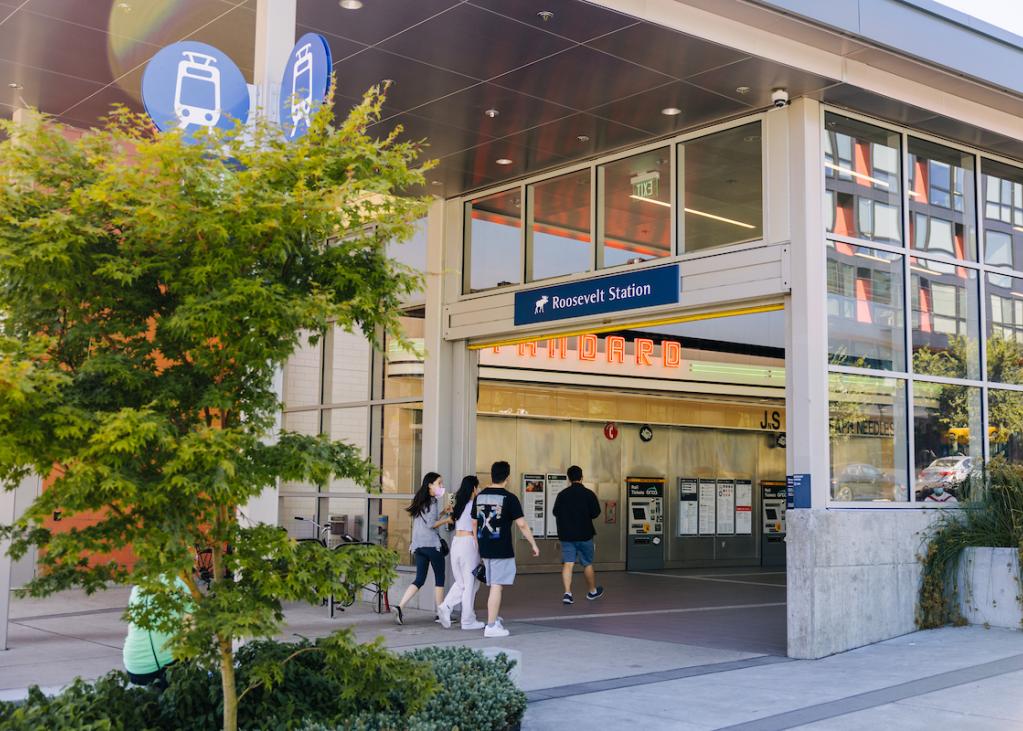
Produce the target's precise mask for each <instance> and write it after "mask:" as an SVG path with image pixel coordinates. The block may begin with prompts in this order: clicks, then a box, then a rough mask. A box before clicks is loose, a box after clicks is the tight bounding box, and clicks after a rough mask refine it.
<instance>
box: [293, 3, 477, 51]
mask: <svg viewBox="0 0 1023 731" xmlns="http://www.w3.org/2000/svg"><path fill="white" fill-rule="evenodd" d="M461 1H462V0H414V1H411V2H410V0H368V1H367V2H366V4H365V6H364V7H363V8H362V9H361V10H345V9H344V8H341V7H339V6H338V4H337V2H334V0H299V2H298V16H297V18H298V22H299V23H300V24H301V25H305V26H308V27H310V28H314V29H316V30H317V31H323V32H324V33H331V34H333V35H337V36H341V37H342V38H350V39H351V40H353V41H358V42H359V43H364V44H366V45H373V44H375V43H379V42H380V41H382V40H384V39H386V38H390V37H391V36H393V35H397V34H398V33H401V32H402V31H403V30H405V29H406V28H411V27H412V26H414V25H416V24H417V23H421V22H423V21H424V20H426V19H427V18H431V17H433V16H434V15H437V14H438V13H443V12H444V11H445V10H448V9H449V8H452V7H454V6H455V5H458V4H459V3H460V2H461Z"/></svg>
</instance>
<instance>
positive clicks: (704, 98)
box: [592, 81, 751, 136]
mask: <svg viewBox="0 0 1023 731" xmlns="http://www.w3.org/2000/svg"><path fill="white" fill-rule="evenodd" d="M669 107H675V108H676V109H681V110H682V113H681V114H678V115H674V116H671V115H665V114H663V113H662V112H661V110H662V109H667V108H669ZM750 109H751V107H750V106H749V105H747V104H743V103H741V102H738V101H733V100H731V99H725V98H724V97H722V96H720V95H719V94H714V93H711V92H709V91H706V90H705V89H701V88H700V87H698V86H694V85H692V84H689V83H687V82H685V81H673V82H671V83H668V84H665V85H663V86H658V87H657V88H654V89H650V90H648V91H644V92H641V93H639V94H635V95H633V96H630V97H626V98H624V99H619V100H617V101H614V102H611V103H610V104H605V105H604V106H601V107H597V108H596V109H594V110H592V111H593V113H594V114H599V115H600V116H601V117H606V118H607V119H613V120H615V121H617V122H621V123H622V124H627V125H629V126H630V127H636V128H638V129H642V130H646V131H647V132H648V133H649V134H650V135H651V136H660V135H667V134H671V133H673V132H679V131H681V130H683V129H686V128H689V127H692V126H694V125H696V124H700V123H702V122H706V121H708V120H712V119H721V118H722V117H729V116H732V115H735V114H738V113H740V112H743V111H749V110H750Z"/></svg>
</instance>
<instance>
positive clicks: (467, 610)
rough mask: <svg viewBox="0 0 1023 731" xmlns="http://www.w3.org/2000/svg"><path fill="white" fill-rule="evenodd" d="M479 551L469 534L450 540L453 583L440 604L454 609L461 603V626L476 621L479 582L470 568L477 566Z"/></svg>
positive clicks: (466, 625)
mask: <svg viewBox="0 0 1023 731" xmlns="http://www.w3.org/2000/svg"><path fill="white" fill-rule="evenodd" d="M479 563H480V553H479V550H477V548H476V541H474V540H473V539H472V537H471V536H455V537H454V538H453V539H452V540H451V573H452V574H454V575H455V583H454V585H453V586H452V587H451V589H449V590H448V595H447V596H446V597H444V602H443V603H442V606H444V607H446V608H447V609H454V608H455V607H457V606H458V605H459V604H461V605H462V626H463V627H468V626H469V625H471V624H473V623H474V622H475V621H476V610H475V609H474V608H473V606H472V605H473V602H474V601H476V589H477V588H478V587H479V582H478V581H476V577H475V576H473V575H472V570H473V569H475V568H476V567H477V566H479Z"/></svg>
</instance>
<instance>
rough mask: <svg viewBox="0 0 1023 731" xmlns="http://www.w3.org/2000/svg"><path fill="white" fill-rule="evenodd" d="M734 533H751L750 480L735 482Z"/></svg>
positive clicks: (751, 497)
mask: <svg viewBox="0 0 1023 731" xmlns="http://www.w3.org/2000/svg"><path fill="white" fill-rule="evenodd" d="M735 532H736V533H738V534H740V535H750V534H751V533H753V482H752V481H750V480H736V481H735Z"/></svg>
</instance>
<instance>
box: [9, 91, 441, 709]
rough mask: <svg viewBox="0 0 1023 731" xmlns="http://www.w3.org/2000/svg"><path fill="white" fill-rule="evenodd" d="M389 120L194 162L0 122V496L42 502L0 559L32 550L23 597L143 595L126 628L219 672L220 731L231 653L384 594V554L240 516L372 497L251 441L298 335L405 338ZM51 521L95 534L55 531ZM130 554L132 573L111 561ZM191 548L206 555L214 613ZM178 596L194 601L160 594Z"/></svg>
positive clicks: (408, 151)
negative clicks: (12, 493)
mask: <svg viewBox="0 0 1023 731" xmlns="http://www.w3.org/2000/svg"><path fill="white" fill-rule="evenodd" d="M383 98H384V97H383V94H382V91H381V90H380V89H376V88H374V89H371V90H370V91H369V92H367V94H366V96H365V98H364V100H363V101H362V103H361V104H359V105H358V106H356V107H354V108H353V109H352V111H351V113H350V114H349V116H348V118H347V119H345V120H344V121H343V122H341V123H337V124H335V122H334V121H333V119H332V116H331V112H330V110H331V108H332V104H331V103H329V102H328V103H326V104H324V105H323V107H322V109H321V111H320V112H319V113H318V114H317V115H316V117H315V119H314V121H313V122H312V124H311V127H310V131H309V133H308V134H307V135H305V136H304V137H302V138H300V139H298V140H297V141H292V142H285V141H284V140H283V138H282V136H281V134H280V132H279V130H275V129H273V127H272V126H270V125H269V124H256V125H255V126H254V127H252V128H249V129H246V130H242V129H241V128H240V127H239V128H238V129H235V130H234V131H231V132H225V133H221V132H216V131H214V132H212V133H211V134H210V135H209V136H208V137H206V138H205V139H204V144H198V145H194V144H189V143H187V142H185V141H184V140H183V138H182V136H181V135H180V134H179V133H177V132H172V133H167V134H160V133H156V132H155V131H154V130H153V129H152V127H151V123H150V122H149V121H148V120H147V119H146V118H144V117H143V116H141V115H137V114H133V113H130V112H128V111H126V110H118V111H116V112H115V113H114V114H113V115H112V117H111V118H110V119H109V120H108V122H107V124H106V125H105V127H104V128H103V129H97V130H92V131H90V132H88V133H86V134H84V135H82V136H80V137H78V138H72V137H70V136H68V135H66V134H65V133H64V131H63V130H61V128H60V127H59V126H58V125H56V124H54V123H52V122H51V121H50V120H47V119H45V118H43V117H38V118H36V119H35V120H34V121H33V122H32V123H30V124H28V125H21V126H15V125H14V124H12V123H10V122H4V121H0V131H2V132H3V133H4V135H5V136H6V140H5V141H4V142H2V143H0V313H2V321H0V482H3V483H5V484H6V485H8V486H9V487H10V486H12V485H13V484H15V483H16V482H17V481H18V480H19V479H20V478H21V477H23V476H24V475H25V474H26V473H27V472H29V471H35V472H37V473H39V474H41V475H44V476H47V475H48V476H50V480H51V482H50V484H49V487H48V489H47V490H45V491H44V492H43V494H42V495H41V496H40V497H39V498H38V499H37V500H36V501H35V503H34V504H33V505H32V506H31V507H30V508H29V509H28V511H27V512H26V513H25V514H24V516H22V517H21V518H20V519H19V520H18V521H17V523H16V524H15V525H13V526H7V527H5V528H4V529H3V535H5V536H7V537H9V538H11V540H12V543H11V549H10V552H11V554H12V555H13V556H15V557H19V556H21V555H24V554H25V552H26V551H27V550H28V549H29V548H30V547H31V546H38V547H39V548H41V549H43V550H42V551H41V552H40V554H39V555H40V559H39V561H40V565H41V572H40V573H39V576H38V577H37V578H36V579H35V580H34V581H32V582H31V583H30V584H29V585H28V587H27V592H28V593H30V594H32V595H45V594H50V593H52V592H55V591H59V590H62V589H65V588H68V587H72V586H80V587H84V588H85V589H86V590H88V591H93V590H96V589H99V588H101V587H103V586H105V585H107V583H108V582H118V583H129V582H130V583H135V584H139V585H141V586H142V587H143V588H144V589H146V590H147V591H148V592H149V593H150V594H151V595H152V596H153V597H154V600H153V601H152V602H151V603H150V605H149V607H150V608H148V609H144V610H140V611H137V612H136V616H135V617H134V619H135V620H136V621H138V622H139V623H140V624H142V625H143V626H149V627H155V628H158V629H161V630H164V631H169V632H171V633H173V635H174V641H175V646H176V651H175V652H176V654H177V655H178V656H179V657H182V658H187V657H193V658H198V659H200V660H201V661H204V662H216V663H219V664H220V666H221V672H222V673H223V675H224V689H225V707H226V708H228V713H225V719H224V721H225V727H230V726H231V724H232V723H233V719H232V718H231V717H230V716H232V712H231V709H232V698H231V697H229V696H231V695H232V694H233V693H234V678H233V662H232V658H233V655H232V651H231V648H232V642H233V641H234V640H236V639H238V638H247V637H270V636H273V635H274V634H275V633H276V631H277V629H278V628H279V626H280V624H281V622H282V619H283V614H282V602H284V601H289V600H299V601H302V600H316V599H317V598H318V597H322V596H324V595H326V594H328V593H330V592H333V593H335V594H344V593H345V592H351V591H353V590H354V588H356V587H358V586H360V585H364V584H368V583H370V582H374V581H382V582H386V581H387V580H388V579H390V577H391V576H392V575H393V567H394V563H395V560H396V559H395V557H394V556H393V554H392V553H390V552H388V551H386V550H385V549H382V548H381V549H377V548H374V547H368V548H367V549H366V550H360V551H354V552H353V551H334V552H330V551H326V550H324V549H322V548H321V547H320V546H316V545H309V544H301V545H299V544H296V543H294V542H293V541H291V540H289V538H288V536H287V535H286V534H285V533H284V532H283V531H282V530H280V529H278V528H277V527H275V526H265V525H250V524H248V523H247V521H245V520H244V519H243V518H242V517H241V516H240V515H239V511H240V510H241V509H242V508H243V506H244V505H245V504H246V503H247V502H248V501H249V500H250V499H252V498H254V497H256V496H257V495H259V494H260V493H261V492H262V491H263V490H264V489H266V488H269V487H272V486H274V485H275V484H276V482H277V481H278V480H287V481H305V482H313V483H322V482H324V481H326V480H327V479H328V478H330V477H337V478H349V479H352V480H354V481H355V482H357V483H359V484H361V485H367V486H369V485H371V484H372V483H373V481H374V479H375V476H374V471H373V469H372V467H371V465H370V464H368V463H367V462H366V461H365V460H364V459H363V458H362V457H361V455H360V454H359V452H358V450H357V449H355V448H353V447H351V446H348V445H345V444H342V443H337V442H332V441H330V440H329V439H327V438H326V437H324V436H311V435H303V434H296V433H288V432H281V433H279V434H278V435H276V437H275V438H269V439H268V436H267V435H268V434H271V433H272V431H273V428H274V424H275V418H276V416H277V414H278V413H279V410H280V407H281V404H280V403H279V400H278V397H277V395H276V393H275V390H274V387H273V378H274V374H275V371H276V370H277V369H279V368H280V367H281V366H282V364H283V363H284V361H285V360H286V359H287V357H288V356H289V355H290V354H291V353H292V352H293V351H294V350H295V348H296V346H297V344H298V338H299V333H301V332H303V331H305V332H311V333H321V332H323V331H324V330H325V329H326V328H327V327H328V326H329V324H330V323H336V324H337V326H338V327H340V328H343V329H346V330H353V331H354V330H361V331H362V332H363V333H365V334H366V335H367V336H368V337H370V338H375V337H376V335H377V334H378V333H379V332H381V331H390V332H393V333H396V334H397V335H398V336H399V337H400V331H399V329H398V314H399V305H400V303H401V302H402V300H403V299H404V298H405V297H406V296H407V295H408V294H409V293H411V292H413V291H415V290H416V289H417V288H418V287H419V286H420V277H419V275H418V274H417V273H415V272H413V271H411V270H409V269H406V268H404V267H402V266H401V265H399V264H397V263H396V262H394V261H393V260H391V259H390V258H388V256H387V253H386V245H387V244H388V243H389V242H391V241H394V240H403V239H406V238H408V237H409V236H411V233H412V224H413V222H414V220H415V219H416V218H418V217H419V216H421V215H422V214H423V212H424V206H425V202H424V200H423V199H419V198H414V197H407V196H403V195H401V193H402V192H403V191H406V190H408V189H409V188H412V187H415V186H418V185H421V184H422V183H423V171H424V170H425V169H426V167H427V166H428V165H421V164H418V163H417V158H418V155H419V153H420V147H419V145H417V144H413V143H404V142H398V140H397V136H396V135H397V132H395V133H394V134H392V135H391V136H389V137H387V138H385V139H374V138H372V137H371V136H370V135H369V134H367V127H368V126H369V125H371V124H372V123H373V122H375V121H376V120H378V119H379V115H380V109H381V104H382V102H383ZM57 510H59V511H61V512H62V514H63V515H64V516H66V517H73V516H76V515H95V516H98V518H97V519H96V520H95V521H94V522H93V523H92V524H91V525H89V526H88V527H80V528H75V529H72V530H65V531H61V532H57V531H54V530H52V529H51V528H50V527H48V523H47V519H48V518H49V517H50V516H51V515H52V514H53V513H54V511H57ZM125 546H131V547H132V548H133V552H134V556H135V558H136V561H135V563H134V566H129V565H126V564H124V563H119V562H117V561H115V560H112V559H110V558H103V557H104V556H107V557H109V555H110V554H111V553H112V552H114V551H115V550H117V549H119V548H121V547H125ZM195 546H203V547H211V548H212V549H213V558H214V564H215V574H216V576H215V582H214V584H213V586H212V589H211V590H210V591H209V592H208V593H204V592H201V591H200V589H199V587H198V586H197V584H196V581H195V579H194V577H193V573H192V571H193V560H194V547H195ZM228 547H230V550H227V548H228ZM175 575H176V576H180V577H181V578H182V579H184V580H185V582H186V583H187V584H188V586H189V589H190V593H191V596H184V595H182V594H181V593H179V592H175V591H173V590H172V589H169V588H168V586H169V582H166V581H165V580H164V578H162V577H167V576H175ZM225 577H229V578H227V579H225ZM186 606H187V607H189V608H190V612H191V619H190V621H188V622H186V623H181V622H179V621H177V620H175V619H174V617H175V616H177V614H178V613H179V612H181V611H182V610H183V609H184V608H185V607H186Z"/></svg>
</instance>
